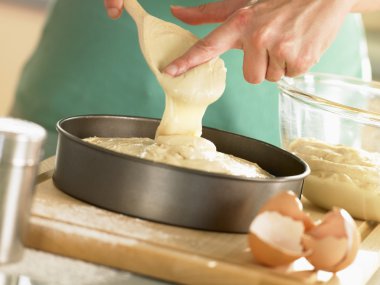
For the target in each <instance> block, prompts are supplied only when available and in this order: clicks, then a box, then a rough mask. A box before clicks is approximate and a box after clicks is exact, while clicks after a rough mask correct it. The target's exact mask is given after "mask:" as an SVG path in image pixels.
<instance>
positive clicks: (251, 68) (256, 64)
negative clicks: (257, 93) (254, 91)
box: [243, 47, 268, 84]
mask: <svg viewBox="0 0 380 285" xmlns="http://www.w3.org/2000/svg"><path fill="white" fill-rule="evenodd" d="M267 66H268V53H267V51H266V50H265V49H257V48H254V47H249V48H247V49H244V61H243V73H244V78H245V80H246V81H248V82H249V83H252V84H259V83H261V82H262V81H263V80H264V79H265V75H266V72H267Z"/></svg>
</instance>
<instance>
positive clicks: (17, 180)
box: [0, 117, 46, 263]
mask: <svg viewBox="0 0 380 285" xmlns="http://www.w3.org/2000/svg"><path fill="white" fill-rule="evenodd" d="M45 138H46V131H45V130H44V128H42V127H41V126H39V125H37V124H35V123H32V122H28V121H24V120H20V119H14V118H6V117H0V263H10V262H15V261H18V260H20V259H21V258H22V254H23V251H24V239H25V234H26V227H27V224H28V218H29V215H30V208H31V200H32V199H31V198H32V191H33V188H34V183H35V178H36V175H37V171H38V165H39V162H40V160H41V158H42V146H43V143H44V141H45Z"/></svg>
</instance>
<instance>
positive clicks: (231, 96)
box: [11, 0, 366, 155]
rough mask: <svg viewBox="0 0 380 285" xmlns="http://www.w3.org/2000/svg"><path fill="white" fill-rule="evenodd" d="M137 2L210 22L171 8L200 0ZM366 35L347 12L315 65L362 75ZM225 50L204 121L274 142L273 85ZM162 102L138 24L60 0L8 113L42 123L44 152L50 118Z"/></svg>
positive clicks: (141, 110) (95, 6) (199, 31)
mask: <svg viewBox="0 0 380 285" xmlns="http://www.w3.org/2000/svg"><path fill="white" fill-rule="evenodd" d="M140 2H141V4H142V5H143V6H144V7H145V8H146V10H147V11H148V12H150V13H151V14H153V15H155V16H157V17H160V18H162V19H164V20H167V21H171V22H175V23H177V24H179V25H181V26H183V27H185V28H186V29H188V30H190V31H192V32H193V33H194V34H196V35H197V36H198V37H203V36H204V35H206V34H207V33H208V32H209V31H210V30H211V29H212V28H213V27H215V25H205V26H195V27H194V26H189V25H186V24H183V23H180V22H179V21H178V20H176V19H175V18H174V17H173V16H172V15H171V14H170V10H169V5H174V4H178V5H184V4H186V5H196V4H201V3H204V1H200V0H191V1H187V2H184V1H180V0H141V1H140ZM363 39H364V35H363V28H362V24H361V20H360V16H359V15H350V16H348V17H347V19H346V21H345V23H344V25H343V27H342V29H341V31H340V33H339V35H338V37H337V39H336V41H335V42H334V43H333V45H332V46H331V47H330V48H329V50H328V51H327V52H326V53H325V54H324V56H323V57H322V58H321V60H320V62H319V63H318V64H317V65H316V66H315V67H314V68H313V69H312V70H313V71H320V72H328V73H337V74H345V75H351V76H356V77H361V76H363V70H364V68H363V64H362V63H363V59H364V60H365V59H366V47H365V44H364V45H363ZM363 47H364V48H363ZM222 58H223V59H224V60H225V64H226V67H227V86H226V90H225V92H224V95H223V96H222V98H221V99H219V100H218V101H217V102H216V103H214V104H212V105H211V106H210V107H209V108H208V109H207V111H206V114H205V116H204V119H203V125H204V126H210V127H214V128H218V129H223V130H226V131H231V132H234V133H238V134H242V135H245V136H249V137H255V138H258V139H261V140H264V141H267V142H270V143H273V144H275V145H279V123H278V120H279V118H278V110H277V108H278V90H277V88H276V85H275V84H273V83H270V82H264V83H262V84H259V85H251V84H249V83H247V82H245V81H244V77H243V73H242V62H243V61H242V58H243V53H242V51H239V50H231V51H228V52H226V53H225V54H224V55H223V56H222ZM164 104H165V97H164V94H163V91H162V89H161V88H160V86H159V85H158V83H157V81H156V79H155V77H154V75H153V74H152V72H151V71H150V70H149V68H148V66H147V64H146V63H145V60H144V58H143V57H142V55H141V52H140V48H139V45H138V39H137V31H136V27H135V25H134V23H133V21H132V19H131V18H130V17H129V16H128V15H127V14H126V13H124V14H123V16H122V18H121V19H119V20H117V21H113V20H110V19H109V18H108V17H107V16H106V12H105V9H104V7H103V1H100V0H96V1H94V0H81V1H77V0H58V1H57V2H56V3H55V5H54V7H52V9H51V13H50V16H49V18H48V20H47V23H46V26H45V29H44V31H43V34H42V36H41V40H40V42H39V45H38V47H37V48H36V50H35V52H34V54H33V55H32V57H31V58H30V60H29V62H28V63H27V64H26V66H25V68H24V70H23V73H22V77H21V80H20V83H19V86H18V90H17V94H16V100H15V104H14V106H13V109H12V112H11V115H13V116H16V117H21V118H24V119H27V120H31V121H34V122H36V123H39V124H40V125H42V126H44V127H45V128H46V129H47V130H48V132H49V139H48V143H47V149H46V155H51V154H53V153H54V149H55V146H56V131H55V124H56V122H57V121H58V120H59V119H61V118H64V117H68V116H72V115H81V114H121V115H137V116H145V117H154V118H160V117H161V116H162V113H163V110H164Z"/></svg>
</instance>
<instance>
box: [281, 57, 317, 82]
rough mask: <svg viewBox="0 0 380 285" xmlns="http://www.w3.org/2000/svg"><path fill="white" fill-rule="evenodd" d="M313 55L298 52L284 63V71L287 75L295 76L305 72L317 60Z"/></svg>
mask: <svg viewBox="0 0 380 285" xmlns="http://www.w3.org/2000/svg"><path fill="white" fill-rule="evenodd" d="M316 58H317V57H315V56H310V55H309V54H305V53H302V51H301V52H299V56H298V57H296V58H293V59H292V60H287V61H286V63H287V65H286V73H285V75H286V76H288V77H295V76H298V75H301V74H304V73H306V72H307V71H308V70H309V69H310V68H311V67H312V66H313V65H314V64H315V63H316V62H318V60H317V59H316Z"/></svg>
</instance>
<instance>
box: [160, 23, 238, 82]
mask: <svg viewBox="0 0 380 285" xmlns="http://www.w3.org/2000/svg"><path fill="white" fill-rule="evenodd" d="M233 29H234V26H232V25H230V23H229V22H227V23H224V24H222V25H220V26H219V27H218V28H216V29H215V30H213V31H212V32H211V33H210V34H208V35H207V36H206V37H205V38H204V39H202V40H199V41H198V42H196V43H195V45H193V46H192V47H191V48H190V49H189V50H188V51H187V52H186V53H185V54H184V55H182V56H181V57H179V58H177V59H176V60H174V61H173V62H172V63H170V64H169V65H168V66H166V67H165V68H164V69H163V70H162V72H163V73H166V74H168V75H171V76H178V75H181V74H183V73H185V72H186V71H188V70H189V69H191V68H193V67H195V66H197V65H200V64H202V63H205V62H207V61H209V60H211V59H213V58H215V57H217V56H219V55H221V54H222V53H224V52H225V51H227V50H229V49H232V48H237V47H238V41H239V34H238V33H237V32H235V31H234V30H233Z"/></svg>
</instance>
